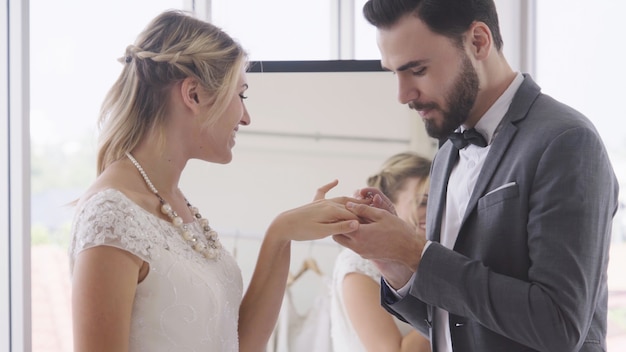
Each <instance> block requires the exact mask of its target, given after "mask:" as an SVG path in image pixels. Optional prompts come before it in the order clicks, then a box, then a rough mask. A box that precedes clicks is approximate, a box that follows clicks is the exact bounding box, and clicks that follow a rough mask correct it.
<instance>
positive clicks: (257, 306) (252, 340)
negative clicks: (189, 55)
mask: <svg viewBox="0 0 626 352" xmlns="http://www.w3.org/2000/svg"><path fill="white" fill-rule="evenodd" d="M331 188H332V187H331ZM318 194H319V192H318ZM348 200H351V201H355V199H352V198H347V197H340V198H334V199H320V200H316V201H314V202H312V203H309V204H307V205H304V206H301V207H299V208H295V209H291V210H288V211H285V212H283V213H281V214H280V215H278V216H277V217H276V218H275V219H274V221H273V222H272V223H271V225H270V226H269V228H268V229H267V232H266V234H265V237H264V239H263V243H262V244H261V249H260V251H259V257H258V259H257V263H256V267H255V269H254V272H253V274H252V278H251V281H250V285H249V286H248V289H247V291H246V293H245V294H244V297H243V301H242V303H241V307H240V309H239V349H240V351H264V350H265V347H266V344H267V341H268V339H269V337H270V335H271V334H272V331H273V329H274V326H275V324H276V320H277V318H278V313H279V311H280V306H281V304H282V299H283V295H284V292H285V287H286V282H287V275H288V273H289V263H290V256H291V241H292V240H293V241H305V240H315V239H320V238H324V237H327V236H329V235H332V234H339V233H350V232H352V231H355V230H356V229H357V228H358V219H357V218H356V216H355V215H354V214H352V212H349V211H347V209H346V208H345V203H346V202H347V201H348Z"/></svg>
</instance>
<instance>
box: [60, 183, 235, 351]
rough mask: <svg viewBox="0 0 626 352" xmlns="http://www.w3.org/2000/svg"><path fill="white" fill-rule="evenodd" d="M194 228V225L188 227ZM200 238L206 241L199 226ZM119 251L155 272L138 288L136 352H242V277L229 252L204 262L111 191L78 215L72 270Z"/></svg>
mask: <svg viewBox="0 0 626 352" xmlns="http://www.w3.org/2000/svg"><path fill="white" fill-rule="evenodd" d="M190 225H191V224H190ZM191 226H196V227H194V231H196V233H202V230H201V229H200V227H199V225H198V224H197V223H194V224H192V225H191ZM102 245H105V246H113V247H117V248H120V249H123V250H125V251H128V252H130V253H132V254H134V255H136V256H137V257H139V258H141V259H142V260H144V261H146V262H147V263H149V264H150V271H149V273H148V275H147V276H146V278H145V280H143V281H142V282H141V283H140V284H139V285H138V286H137V292H136V294H135V301H134V303H133V311H132V318H131V328H130V329H131V331H130V351H131V352H137V351H150V352H161V351H172V352H174V351H175V352H188V351H238V350H239V343H238V336H237V320H238V315H239V305H240V303H241V299H242V292H243V283H242V277H241V270H240V269H239V267H238V265H237V263H236V261H235V259H234V258H233V257H232V256H231V255H230V254H229V253H228V252H227V251H225V250H224V249H222V250H221V253H220V255H219V256H218V259H205V258H204V257H203V256H202V255H201V254H199V253H197V252H195V251H194V250H193V249H192V248H191V247H190V246H189V244H187V243H186V242H185V241H184V239H183V238H182V236H181V235H180V233H179V232H178V230H177V229H176V228H175V227H174V226H173V225H172V224H171V223H170V222H168V221H165V220H162V219H160V218H158V217H156V216H154V215H153V214H151V213H149V212H148V211H146V210H144V209H143V208H141V207H140V206H138V205H137V204H135V203H133V202H132V201H131V200H130V199H128V198H127V197H126V196H125V195H124V194H123V193H121V192H119V191H117V190H114V189H108V190H104V191H101V192H99V193H97V194H95V195H93V196H92V197H91V198H90V199H88V200H87V201H86V202H85V203H84V204H83V205H82V206H81V207H80V208H79V209H77V212H76V216H75V218H74V223H73V226H72V242H71V244H70V249H69V252H70V268H71V270H73V266H74V261H75V259H76V256H77V255H78V254H79V253H80V252H81V251H83V250H85V249H88V248H91V247H95V246H102Z"/></svg>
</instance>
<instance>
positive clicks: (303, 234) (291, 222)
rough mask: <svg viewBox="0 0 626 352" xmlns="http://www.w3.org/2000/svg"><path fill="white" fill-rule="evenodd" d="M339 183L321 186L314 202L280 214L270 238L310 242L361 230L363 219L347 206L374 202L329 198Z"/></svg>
mask: <svg viewBox="0 0 626 352" xmlns="http://www.w3.org/2000/svg"><path fill="white" fill-rule="evenodd" d="M337 184H338V181H337V180H334V181H332V182H330V183H328V184H325V185H323V186H321V187H320V188H318V189H317V191H316V193H315V196H314V200H313V202H311V203H309V204H305V205H303V206H300V207H297V208H294V209H290V210H287V211H285V212H283V213H281V214H279V215H278V216H277V217H276V218H275V219H274V221H273V222H272V224H271V225H270V228H269V229H268V235H270V234H271V235H272V236H277V238H281V239H283V240H293V241H309V240H317V239H321V238H324V237H328V236H331V235H336V234H342V233H351V232H353V231H355V230H357V229H358V227H359V221H358V220H359V218H358V217H357V216H356V215H354V213H352V212H351V211H349V210H348V209H346V203H347V202H354V203H358V204H368V203H369V202H370V200H369V199H356V198H352V197H335V198H330V199H326V198H325V196H326V193H327V192H328V191H329V190H331V189H332V188H334V187H335V186H337Z"/></svg>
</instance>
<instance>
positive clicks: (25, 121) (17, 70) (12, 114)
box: [0, 0, 32, 352]
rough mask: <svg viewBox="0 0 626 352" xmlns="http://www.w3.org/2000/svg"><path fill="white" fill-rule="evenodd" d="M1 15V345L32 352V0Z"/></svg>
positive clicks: (11, 3)
mask: <svg viewBox="0 0 626 352" xmlns="http://www.w3.org/2000/svg"><path fill="white" fill-rule="evenodd" d="M4 5H5V6H3V8H4V9H6V10H5V11H4V12H3V13H2V15H1V16H2V17H3V19H4V20H5V21H2V23H6V27H5V30H6V32H4V33H6V35H3V38H2V39H1V41H0V44H1V47H2V49H0V50H1V51H2V55H1V56H2V59H1V60H2V61H0V66H2V70H3V73H2V78H3V80H2V81H3V82H6V85H5V86H3V87H2V88H1V89H0V95H2V96H3V97H6V99H4V102H5V103H2V105H1V106H0V108H1V109H2V110H3V111H6V114H2V115H1V116H2V117H1V118H0V125H1V127H0V134H1V135H2V137H5V138H2V140H4V141H6V143H4V144H3V145H2V146H0V154H1V156H0V169H1V170H2V172H1V173H0V174H1V175H0V184H1V185H2V188H3V189H4V190H5V192H2V195H1V196H0V211H1V212H2V214H0V220H2V221H0V224H2V227H3V229H6V231H7V232H6V233H7V234H8V235H7V236H2V238H1V239H0V254H2V255H1V256H0V258H5V260H3V261H2V262H1V264H0V280H2V286H0V299H1V302H0V310H2V311H6V312H7V313H8V314H1V315H0V341H2V343H3V344H4V345H0V346H2V347H3V348H2V349H3V350H7V351H11V352H13V351H15V352H16V351H30V350H31V349H32V348H31V305H30V297H31V287H30V274H29V273H30V138H29V137H30V129H29V120H30V118H29V117H30V115H29V88H30V86H29V21H28V19H29V1H28V0H22V1H20V0H6V1H4ZM3 232H4V231H3Z"/></svg>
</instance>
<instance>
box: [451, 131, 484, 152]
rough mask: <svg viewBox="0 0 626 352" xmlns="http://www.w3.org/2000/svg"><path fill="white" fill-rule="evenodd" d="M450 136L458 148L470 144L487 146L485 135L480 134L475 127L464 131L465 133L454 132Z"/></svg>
mask: <svg viewBox="0 0 626 352" xmlns="http://www.w3.org/2000/svg"><path fill="white" fill-rule="evenodd" d="M448 138H449V139H450V141H451V142H452V144H454V146H455V147H456V148H457V149H463V148H465V147H466V146H467V145H468V144H474V145H477V146H479V147H486V146H487V141H486V140H485V137H483V135H482V134H480V133H479V132H478V131H476V130H475V129H473V128H471V129H469V130H465V131H463V133H461V132H454V133H452V134H451V135H450V136H448Z"/></svg>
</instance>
